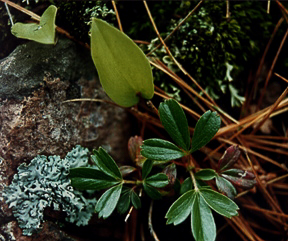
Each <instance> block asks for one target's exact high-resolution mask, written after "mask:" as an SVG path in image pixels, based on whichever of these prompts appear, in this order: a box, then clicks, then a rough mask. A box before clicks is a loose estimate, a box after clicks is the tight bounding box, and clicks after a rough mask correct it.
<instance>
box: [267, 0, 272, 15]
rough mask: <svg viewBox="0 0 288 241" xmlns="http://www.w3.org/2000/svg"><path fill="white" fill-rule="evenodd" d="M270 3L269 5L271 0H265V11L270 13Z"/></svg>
mask: <svg viewBox="0 0 288 241" xmlns="http://www.w3.org/2000/svg"><path fill="white" fill-rule="evenodd" d="M270 5H271V0H268V1H267V13H268V14H269V13H270Z"/></svg>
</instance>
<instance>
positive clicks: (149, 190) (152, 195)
mask: <svg viewBox="0 0 288 241" xmlns="http://www.w3.org/2000/svg"><path fill="white" fill-rule="evenodd" d="M143 188H144V191H145V192H146V193H147V195H148V196H149V197H150V198H152V199H155V200H158V199H161V198H162V195H161V194H160V192H159V191H158V190H157V189H155V188H154V187H151V186H150V185H148V184H146V183H145V182H143Z"/></svg>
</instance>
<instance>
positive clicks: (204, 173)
mask: <svg viewBox="0 0 288 241" xmlns="http://www.w3.org/2000/svg"><path fill="white" fill-rule="evenodd" d="M216 176H217V173H216V172H215V171H214V170H213V169H208V168H207V169H203V170H200V171H199V172H196V173H195V177H196V179H200V180H203V181H209V180H212V179H213V178H215V177H216Z"/></svg>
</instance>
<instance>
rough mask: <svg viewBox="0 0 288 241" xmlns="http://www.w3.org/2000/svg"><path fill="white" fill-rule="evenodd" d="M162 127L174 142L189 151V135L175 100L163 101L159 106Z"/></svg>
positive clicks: (183, 116) (182, 114)
mask: <svg viewBox="0 0 288 241" xmlns="http://www.w3.org/2000/svg"><path fill="white" fill-rule="evenodd" d="M158 110H159V115H160V120H161V122H162V125H163V126H164V128H165V130H166V131H167V132H168V134H169V135H170V137H171V138H172V139H173V140H174V142H175V143H176V144H177V145H178V146H180V147H181V148H183V149H184V150H186V151H188V150H189V149H190V133H189V129H188V122H187V119H186V116H185V113H184V111H183V109H182V108H181V106H180V105H179V104H178V102H177V101H176V100H173V99H170V100H165V101H164V102H162V103H161V104H160V106H159V109H158Z"/></svg>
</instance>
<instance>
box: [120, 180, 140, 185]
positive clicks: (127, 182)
mask: <svg viewBox="0 0 288 241" xmlns="http://www.w3.org/2000/svg"><path fill="white" fill-rule="evenodd" d="M138 182H139V181H138V180H137V181H132V180H123V183H124V184H134V185H137V183H138Z"/></svg>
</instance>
